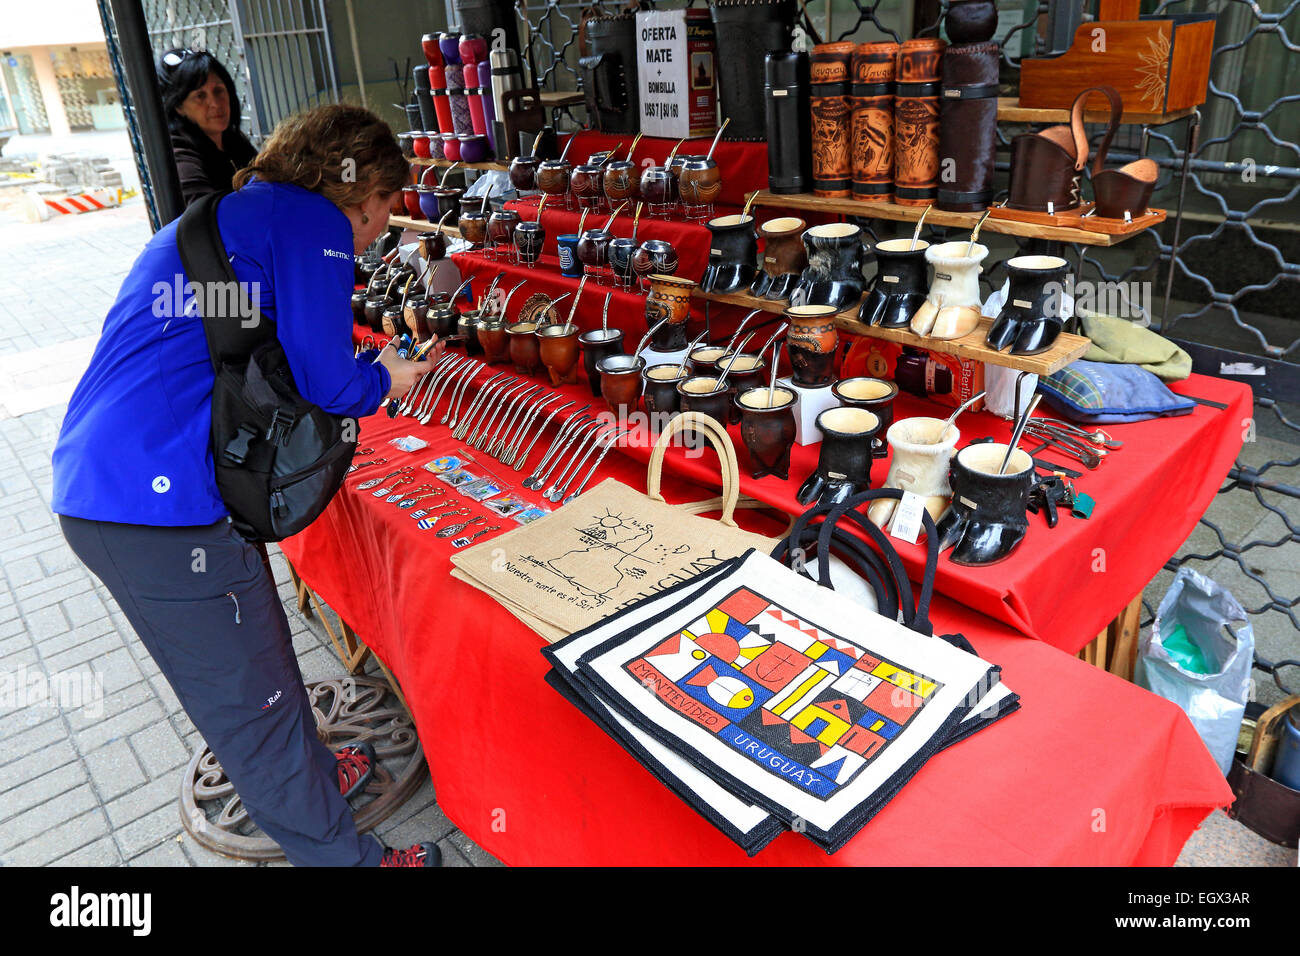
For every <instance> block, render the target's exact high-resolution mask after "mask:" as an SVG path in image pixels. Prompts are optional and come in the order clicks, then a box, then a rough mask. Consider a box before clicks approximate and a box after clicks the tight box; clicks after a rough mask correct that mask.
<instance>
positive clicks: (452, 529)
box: [437, 515, 483, 538]
mask: <svg viewBox="0 0 1300 956" xmlns="http://www.w3.org/2000/svg"><path fill="white" fill-rule="evenodd" d="M482 520H483V516H482V515H475V516H474V517H472V518H470V519H469V520H468V521H462V522H460V524H449V525H447V527H445V528H439V529H438V531H437V534H438V537H440V538H450V537H451V536H452V535H453V534H460V533H461V532H462V531H464V530H465V529H466V528H468V527H469V526H470V525H472V524H478V523H479V522H480V521H482Z"/></svg>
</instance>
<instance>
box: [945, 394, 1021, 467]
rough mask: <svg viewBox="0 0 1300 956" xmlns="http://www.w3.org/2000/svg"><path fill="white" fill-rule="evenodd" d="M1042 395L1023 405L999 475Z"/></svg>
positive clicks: (1014, 451) (1014, 449) (1009, 459)
mask: <svg viewBox="0 0 1300 956" xmlns="http://www.w3.org/2000/svg"><path fill="white" fill-rule="evenodd" d="M1042 397H1043V396H1042V395H1041V394H1038V395H1035V396H1034V397H1033V398H1031V399H1030V400H1029V404H1028V405H1026V406H1025V413H1024V414H1023V415H1021V416H1020V419H1019V421H1017V422H1016V427H1015V430H1014V431H1012V433H1011V444H1010V445H1008V446H1007V454H1006V457H1004V458H1003V459H1002V467H1000V468H999V469H998V474H999V475H1005V474H1006V473H1007V465H1009V464H1011V456H1012V455H1014V454H1015V453H1016V446H1017V445H1019V444H1020V437H1021V436H1022V435H1023V434H1024V432H1025V426H1026V425H1028V424H1029V416H1030V415H1032V414H1034V409H1035V408H1037V407H1038V401H1039V399H1041V398H1042ZM942 437H943V436H942V435H941V436H940V439H941V440H942Z"/></svg>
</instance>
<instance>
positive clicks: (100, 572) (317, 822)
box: [59, 515, 383, 866]
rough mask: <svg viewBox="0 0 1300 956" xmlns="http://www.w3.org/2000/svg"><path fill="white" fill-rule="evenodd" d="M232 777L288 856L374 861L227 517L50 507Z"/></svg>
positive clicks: (258, 561)
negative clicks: (163, 522)
mask: <svg viewBox="0 0 1300 956" xmlns="http://www.w3.org/2000/svg"><path fill="white" fill-rule="evenodd" d="M59 521H60V524H61V525H62V528H63V535H64V537H65V538H66V539H67V541H68V544H69V545H71V547H72V550H73V551H74V552H75V553H76V555H77V557H78V558H80V559H81V561H82V563H83V564H85V565H86V567H88V568H89V569H90V570H91V571H92V572H93V573H94V574H95V576H96V577H98V578H99V579H100V580H101V581H103V582H104V586H105V587H107V588H108V590H109V592H110V593H111V594H112V595H113V597H114V599H115V600H116V601H117V603H118V605H119V606H120V607H121V608H122V612H123V613H124V614H125V615H126V617H127V620H129V621H130V622H131V626H132V627H133V628H135V632H136V634H138V635H139V637H140V640H141V642H143V644H144V646H145V647H146V648H147V649H148V650H149V653H150V654H151V655H152V656H153V659H154V660H155V661H157V663H158V667H159V669H161V671H162V673H163V675H164V676H165V677H166V678H167V682H168V683H169V684H171V686H172V690H173V691H175V692H176V696H177V697H178V698H179V699H180V702H181V704H182V705H183V706H184V707H185V712H186V713H187V714H189V717H190V720H192V721H193V722H194V726H195V727H196V728H198V730H199V732H200V733H201V734H202V735H203V739H204V740H205V741H206V742H207V744H208V746H209V747H210V748H212V752H213V753H214V754H216V756H217V759H218V760H220V761H221V766H222V768H223V769H224V770H225V771H226V776H227V777H228V778H229V779H230V782H231V783H232V784H234V786H235V790H236V792H238V794H239V796H240V799H241V800H242V801H243V804H244V807H245V808H246V809H247V810H248V815H249V816H250V817H252V819H253V821H254V822H255V823H256V824H257V825H258V826H260V827H261V828H262V829H263V830H264V831H265V832H266V834H267V835H268V836H270V837H271V838H272V839H273V840H275V841H276V842H277V843H278V844H280V847H281V848H282V849H283V850H284V854H285V856H286V857H287V858H288V860H289V862H290V863H293V864H294V865H295V866H378V865H379V862H380V860H381V859H382V857H383V849H382V847H381V845H380V844H379V842H378V841H377V840H375V839H374V838H372V837H369V836H361V835H360V834H358V833H357V830H356V826H355V825H354V824H353V821H352V811H351V809H350V808H349V807H348V804H347V801H345V800H344V799H343V797H342V795H341V794H340V793H339V791H338V776H337V770H336V766H335V763H336V761H335V757H334V754H333V753H332V752H331V751H330V749H329V748H328V747H326V746H325V745H324V744H323V743H321V742H320V740H319V739H318V738H317V736H316V725H315V721H314V719H313V717H312V714H311V708H310V706H309V704H308V701H307V691H306V688H305V687H304V686H303V681H302V674H301V673H300V672H299V670H298V660H297V658H296V657H295V656H294V652H293V644H292V642H291V641H290V638H289V622H288V619H287V618H286V617H285V613H284V607H283V605H282V604H281V603H280V596H279V594H278V593H277V592H276V589H275V583H274V581H273V580H272V579H271V575H270V573H269V572H268V569H267V568H266V566H265V565H264V564H263V563H262V557H261V554H260V552H259V551H258V549H257V548H255V547H254V546H253V545H251V544H249V543H248V542H247V541H245V540H244V539H243V538H241V537H240V536H239V534H238V533H236V532H235V530H234V529H233V528H232V527H231V525H230V522H229V521H228V520H227V519H224V518H223V519H222V520H221V521H219V522H217V523H216V524H213V525H209V526H207V527H181V528H170V527H152V526H146V525H126V524H113V523H111V522H105V521H87V520H84V519H81V518H70V517H67V516H62V515H61V516H60V518H59Z"/></svg>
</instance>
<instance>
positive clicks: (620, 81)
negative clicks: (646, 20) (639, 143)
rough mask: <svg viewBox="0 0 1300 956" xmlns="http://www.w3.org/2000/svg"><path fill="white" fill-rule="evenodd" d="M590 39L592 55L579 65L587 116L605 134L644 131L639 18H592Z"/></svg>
mask: <svg viewBox="0 0 1300 956" xmlns="http://www.w3.org/2000/svg"><path fill="white" fill-rule="evenodd" d="M586 37H587V43H588V46H589V48H590V53H589V54H588V55H587V56H583V57H581V58H579V60H578V65H579V66H580V67H582V90H583V95H584V96H585V97H586V100H587V115H588V116H589V117H591V119H592V122H593V124H594V125H595V127H596V129H598V130H600V131H601V132H602V133H636V132H637V131H639V130H640V129H641V92H640V84H639V83H638V81H637V65H636V17H635V15H634V14H632V13H622V14H618V15H616V16H607V17H592V18H590V19H588V20H587V21H586Z"/></svg>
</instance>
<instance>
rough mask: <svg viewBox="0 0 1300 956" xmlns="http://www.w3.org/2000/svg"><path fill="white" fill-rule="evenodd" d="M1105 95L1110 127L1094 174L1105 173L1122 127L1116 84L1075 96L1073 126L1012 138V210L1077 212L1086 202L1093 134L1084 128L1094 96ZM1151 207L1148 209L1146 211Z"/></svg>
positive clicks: (1008, 199)
mask: <svg viewBox="0 0 1300 956" xmlns="http://www.w3.org/2000/svg"><path fill="white" fill-rule="evenodd" d="M1092 93H1101V94H1103V95H1104V96H1105V97H1106V99H1107V100H1108V101H1109V103H1110V123H1109V125H1108V126H1107V127H1106V134H1105V136H1103V137H1102V140H1101V146H1100V148H1099V149H1098V150H1097V157H1096V160H1095V162H1094V163H1093V175H1094V176H1095V175H1096V174H1097V173H1099V172H1100V171H1101V170H1102V168H1103V167H1102V164H1103V163H1104V162H1105V160H1106V153H1107V151H1108V150H1109V149H1110V141H1111V139H1112V138H1113V137H1114V135H1115V130H1116V129H1118V127H1119V118H1120V115H1121V113H1122V112H1123V103H1122V102H1121V101H1120V98H1119V93H1117V92H1116V91H1115V89H1114V88H1113V87H1110V86H1092V87H1089V88H1088V89H1086V90H1084V91H1083V92H1081V93H1080V94H1079V95H1078V96H1076V97H1075V98H1074V105H1073V106H1071V107H1070V122H1069V123H1062V124H1060V125H1058V126H1049V127H1048V128H1047V129H1045V130H1042V131H1040V132H1037V133H1022V134H1020V135H1019V136H1017V137H1015V138H1014V139H1012V140H1011V194H1010V196H1009V197H1008V198H1007V208H1008V209H1023V210H1028V211H1030V212H1046V213H1052V212H1060V211H1062V210H1069V209H1077V208H1078V207H1079V205H1080V203H1081V202H1082V201H1083V200H1082V196H1081V188H1080V180H1081V179H1082V176H1083V167H1084V166H1086V165H1087V164H1088V133H1087V131H1086V130H1085V129H1084V126H1083V114H1084V109H1085V107H1086V106H1087V103H1088V96H1089V95H1090V94H1092ZM1143 208H1145V206H1144V207H1143Z"/></svg>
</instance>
